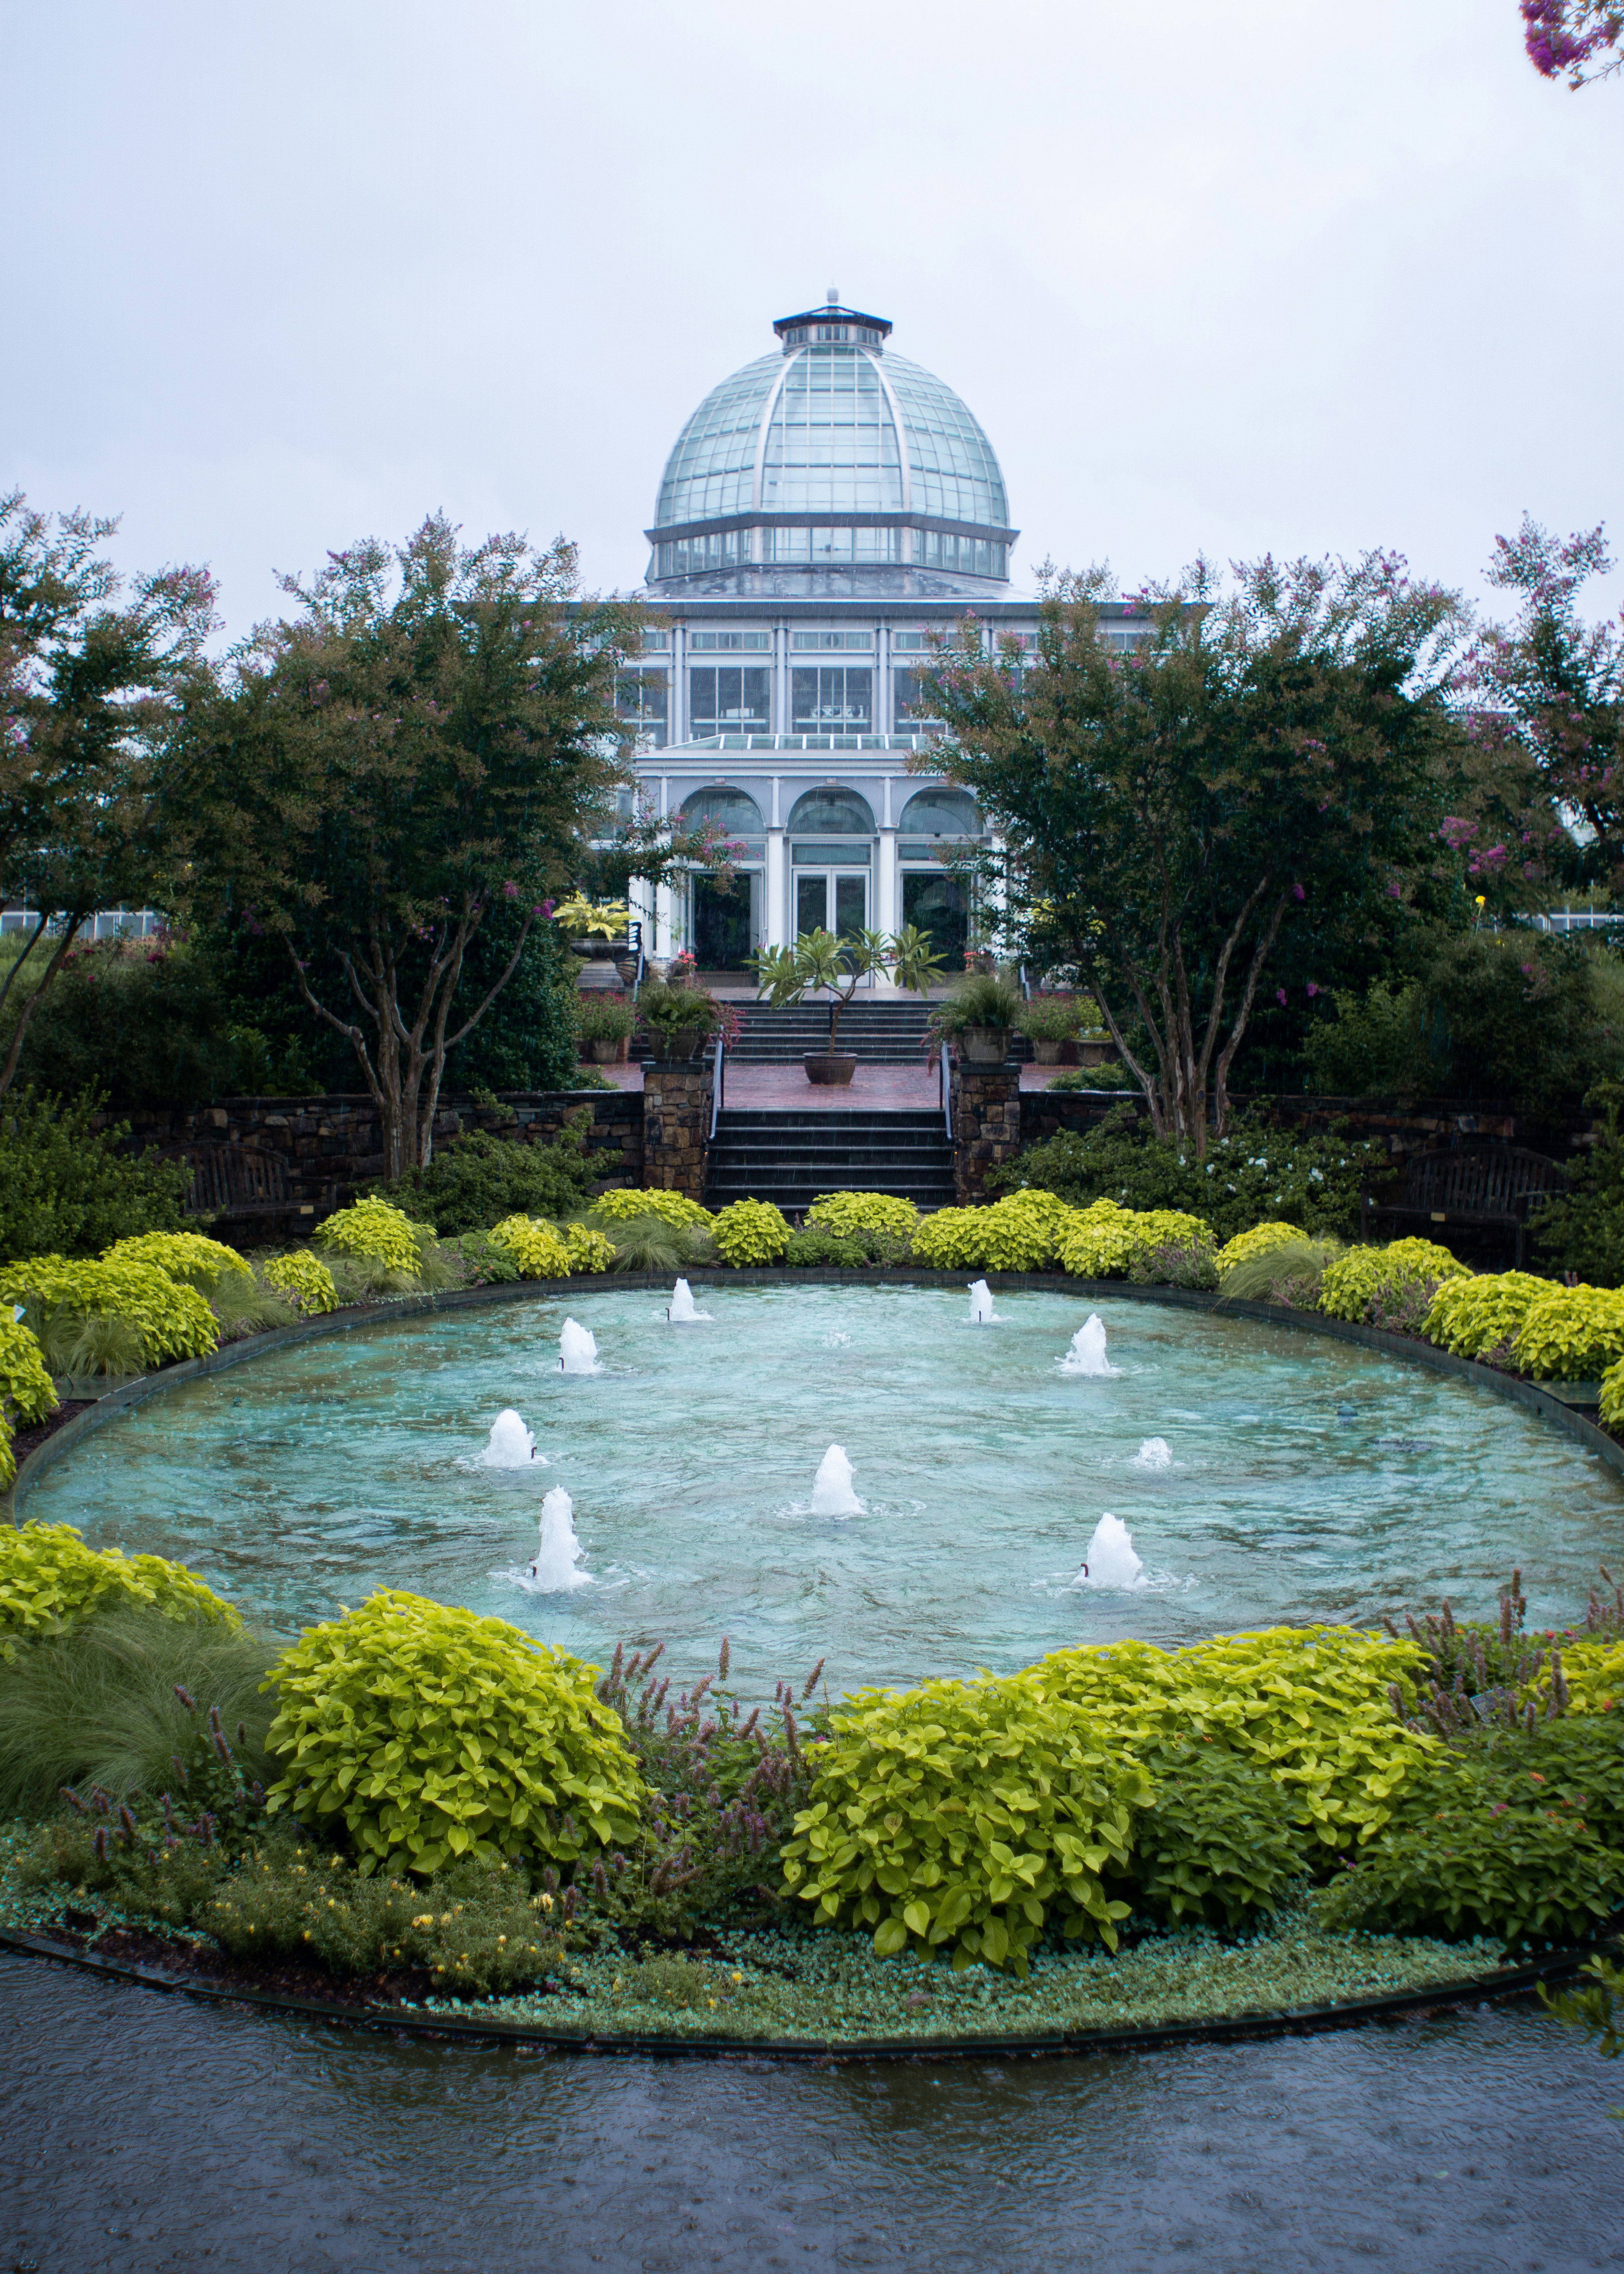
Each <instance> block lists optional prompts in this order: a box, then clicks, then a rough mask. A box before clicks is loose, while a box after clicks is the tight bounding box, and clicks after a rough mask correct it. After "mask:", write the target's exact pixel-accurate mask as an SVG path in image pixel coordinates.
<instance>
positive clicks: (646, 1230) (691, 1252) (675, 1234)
mask: <svg viewBox="0 0 1624 2274" xmlns="http://www.w3.org/2000/svg"><path fill="white" fill-rule="evenodd" d="M611 1227H612V1228H611V1231H609V1233H608V1234H606V1235H605V1236H606V1237H607V1238H608V1239H610V1241H611V1243H612V1245H613V1249H614V1269H616V1270H617V1271H647V1272H652V1273H654V1274H655V1275H656V1276H665V1275H667V1274H673V1273H676V1272H679V1271H686V1270H687V1269H688V1266H689V1265H690V1264H691V1263H693V1262H694V1261H695V1260H696V1259H697V1256H698V1254H701V1253H703V1252H704V1251H706V1250H709V1252H710V1260H711V1261H715V1251H714V1249H711V1248H710V1235H709V1233H708V1232H707V1231H704V1230H703V1227H701V1226H700V1225H698V1224H673V1223H672V1221H671V1219H670V1218H669V1216H651V1215H650V1216H620V1217H618V1218H612V1219H611Z"/></svg>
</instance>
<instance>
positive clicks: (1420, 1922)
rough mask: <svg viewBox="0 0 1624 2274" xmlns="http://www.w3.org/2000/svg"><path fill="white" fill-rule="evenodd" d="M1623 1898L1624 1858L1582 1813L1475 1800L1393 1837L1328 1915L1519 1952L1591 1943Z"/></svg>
mask: <svg viewBox="0 0 1624 2274" xmlns="http://www.w3.org/2000/svg"><path fill="white" fill-rule="evenodd" d="M1621 1900H1624V1855H1620V1853H1619V1852H1618V1851H1617V1850H1616V1849H1608V1848H1605V1847H1604V1846H1603V1844H1602V1842H1601V1841H1599V1840H1598V1838H1597V1836H1596V1834H1594V1833H1593V1832H1590V1831H1587V1830H1586V1829H1585V1827H1584V1824H1583V1819H1582V1818H1581V1817H1580V1815H1579V1813H1578V1811H1576V1810H1575V1809H1574V1808H1571V1807H1565V1806H1562V1805H1560V1803H1559V1804H1558V1805H1556V1806H1554V1807H1553V1808H1551V1809H1549V1810H1538V1811H1522V1810H1512V1809H1507V1808H1505V1807H1503V1806H1498V1805H1495V1804H1493V1803H1489V1804H1487V1805H1485V1803H1484V1802H1483V1800H1482V1798H1481V1796H1478V1795H1477V1794H1472V1795H1471V1796H1469V1797H1463V1798H1462V1801H1461V1802H1459V1803H1456V1804H1454V1805H1446V1806H1444V1807H1441V1808H1439V1809H1436V1810H1434V1811H1432V1816H1431V1817H1430V1818H1428V1819H1427V1820H1426V1821H1425V1822H1405V1823H1402V1824H1398V1825H1395V1826H1393V1827H1392V1828H1391V1829H1390V1830H1388V1831H1387V1832H1385V1833H1384V1834H1382V1835H1381V1837H1380V1839H1379V1840H1378V1841H1375V1843H1374V1844H1373V1845H1372V1847H1371V1848H1369V1849H1366V1850H1365V1852H1364V1854H1363V1855H1362V1856H1360V1858H1359V1862H1358V1865H1357V1869H1355V1870H1353V1871H1349V1872H1348V1873H1347V1874H1346V1876H1345V1877H1344V1878H1342V1879H1339V1880H1337V1881H1336V1882H1335V1885H1334V1886H1332V1887H1331V1889H1330V1892H1329V1894H1327V1896H1326V1898H1325V1901H1324V1906H1323V1909H1322V1911H1321V1914H1320V1916H1321V1917H1322V1918H1323V1920H1324V1922H1325V1924H1327V1926H1331V1927H1347V1928H1356V1929H1357V1928H1367V1929H1373V1930H1374V1931H1379V1932H1380V1933H1383V1934H1431V1935H1440V1936H1443V1937H1444V1938H1446V1939H1449V1940H1464V1939H1467V1938H1468V1937H1470V1936H1475V1935H1480V1934H1492V1935H1498V1936H1499V1937H1500V1939H1501V1941H1503V1942H1504V1943H1505V1944H1506V1946H1507V1948H1508V1949H1510V1948H1514V1947H1515V1946H1516V1945H1517V1944H1519V1943H1522V1942H1526V1941H1543V1942H1558V1943H1561V1942H1578V1941H1582V1940H1583V1939H1586V1938H1587V1937H1589V1936H1590V1935H1592V1934H1594V1933H1595V1932H1596V1931H1597V1929H1598V1927H1599V1926H1601V1925H1602V1924H1603V1923H1604V1922H1605V1920H1606V1919H1607V1918H1608V1917H1610V1916H1611V1915H1612V1914H1613V1911H1614V1910H1616V1909H1617V1908H1618V1906H1619V1904H1620V1901H1621Z"/></svg>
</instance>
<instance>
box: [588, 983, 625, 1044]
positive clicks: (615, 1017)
mask: <svg viewBox="0 0 1624 2274" xmlns="http://www.w3.org/2000/svg"><path fill="white" fill-rule="evenodd" d="M636 1023H637V1013H635V1011H634V1010H633V1008H632V1006H631V1004H630V1003H629V1002H628V999H627V998H626V997H625V996H624V995H614V994H611V993H610V992H609V991H608V990H607V989H603V990H595V991H594V992H593V993H591V994H590V995H583V996H582V998H581V1002H580V1006H579V1008H578V1009H577V1011H576V1013H575V1030H576V1032H577V1033H578V1034H579V1035H580V1037H581V1040H582V1041H583V1043H624V1042H628V1041H629V1040H630V1039H631V1031H632V1028H634V1027H635V1025H636Z"/></svg>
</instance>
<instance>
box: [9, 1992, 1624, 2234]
mask: <svg viewBox="0 0 1624 2274" xmlns="http://www.w3.org/2000/svg"><path fill="white" fill-rule="evenodd" d="M1621 2096H1624V2076H1620V2069H1619V2065H1618V2064H1613V2065H1612V2067H1609V2066H1608V2065H1607V2064H1606V2063H1604V2062H1602V2061H1599V2060H1598V2059H1596V2058H1595V2057H1594V2055H1592V2054H1590V2053H1587V2052H1585V2051H1584V2050H1583V2048H1582V2047H1581V2046H1580V2045H1579V2044H1578V2042H1577V2040H1576V2039H1575V2038H1574V2037H1571V2036H1570V2035H1568V2033H1567V2032H1566V2031H1564V2030H1562V2029H1560V2026H1559V2025H1558V2024H1557V2023H1555V2022H1551V2021H1549V2020H1548V2019H1546V2018H1545V2017H1544V2016H1543V2015H1542V2014H1539V2013H1538V2010H1533V2011H1530V2010H1529V2009H1527V2008H1525V2007H1515V2008H1508V2009H1496V2010H1493V2011H1483V2012H1477V2013H1471V2014H1444V2015H1440V2016H1438V2017H1436V2018H1432V2019H1417V2020H1415V2021H1411V2022H1404V2023H1402V2024H1392V2025H1387V2026H1384V2027H1379V2028H1370V2029H1360V2030H1357V2031H1352V2032H1349V2033H1346V2034H1341V2035H1335V2036H1327V2037H1310V2038H1298V2039H1289V2040H1283V2041H1281V2042H1278V2043H1266V2044H1249V2045H1234V2046H1200V2045H1196V2046H1188V2047H1184V2048H1182V2049H1179V2050H1177V2051H1170V2052H1161V2053H1154V2054H1130V2055H1117V2056H1114V2057H1110V2058H1104V2059H1095V2060H1088V2061H1064V2062H1044V2061H1025V2062H1014V2063H1010V2064H1008V2065H997V2066H995V2065H993V2064H991V2063H987V2062H980V2063H974V2064H971V2065H966V2066H959V2065H957V2064H951V2065H943V2066H933V2065H930V2064H927V2063H920V2064H917V2065H916V2064H913V2063H908V2064H905V2065H902V2066H899V2067H877V2066H874V2067H870V2066H865V2065H863V2064H861V2063H842V2064H839V2065H838V2066H832V2067H817V2068H801V2067H791V2066H788V2065H786V2064H778V2063H774V2062H772V2061H771V2060H760V2061H751V2062H748V2063H741V2064H738V2065H722V2064H717V2065H710V2064H704V2065H701V2064H696V2063H685V2062H666V2063H654V2062H649V2061H643V2060H612V2059H596V2060H595V2059H568V2058H560V2057H551V2058H549V2057H546V2056H526V2055H523V2054H518V2053H510V2052H501V2051H500V2050H494V2049H492V2048H488V2047H483V2046H471V2045H470V2046H459V2045H426V2044H410V2043H408V2042H405V2041H395V2040H390V2039H387V2038H372V2037H360V2036H356V2037H350V2036H347V2035H345V2034H344V2033H342V2032H340V2031H336V2030H331V2029H322V2028H320V2027H316V2026H313V2025H311V2026H307V2025H303V2024H299V2023H289V2022H276V2021H270V2020H267V2019H263V2018H261V2017H259V2016H257V2015H252V2014H237V2013H229V2012H218V2011H214V2010H210V2009H205V2008H201V2007H196V2006H192V2005H191V2004H189V2003H188V2002H187V2001H186V2000H184V1999H181V1998H173V1997H161V1996H158V1995H155V1994H154V1992H150V1991H143V1990H139V1989H136V1988H134V1987H132V1986H127V1985H122V1984H109V1983H101V1982H96V1981H94V1980H92V1979H90V1978H88V1977H84V1976H80V1975H75V1974H71V1973H69V1972H67V1971H66V1970H64V1969H58V1968H56V1967H52V1966H47V1965H44V1964H41V1963H38V1962H8V1961H7V1960H6V1959H5V1958H4V1954H0V2243H3V2245H4V2247H3V2248H0V2267H4V2268H5V2269H7V2270H11V2269H14V2268H15V2269H31V2270H38V2274H57V2270H62V2274H67V2270H71V2274H153V2270H156V2269H169V2268H175V2269H186V2270H188V2274H190V2270H192V2269H194V2268H204V2267H207V2268H219V2269H222V2270H235V2269H238V2268H241V2269H244V2270H252V2274H269V2270H277V2274H280V2270H282V2269H291V2268H297V2269H298V2270H299V2274H328V2270H332V2269H344V2270H356V2274H372V2270H378V2274H383V2270H386V2269H387V2270H388V2274H397V2270H410V2274H489V2270H490V2269H491V2268H492V2267H500V2268H504V2269H513V2270H515V2274H530V2270H536V2274H542V2270H546V2274H575V2270H577V2269H579V2270H582V2274H585V2270H587V2269H590V2268H591V2267H593V2266H598V2265H606V2266H613V2267H616V2268H620V2269H628V2268H635V2269H650V2270H662V2269H677V2270H683V2274H687V2270H689V2269H695V2270H697V2269H700V2268H707V2269H710V2268H714V2269H720V2270H723V2274H732V2270H735V2269H736V2270H739V2274H755V2270H759V2269H779V2268H790V2267H807V2266H820V2265H822V2266H836V2267H843V2268H844V2267H851V2268H861V2269H884V2268H890V2267H893V2266H899V2267H918V2268H920V2269H921V2270H930V2274H937V2270H942V2274H1028V2270H1030V2269H1032V2268H1034V2267H1039V2268H1041V2267H1062V2268H1068V2269H1069V2268H1076V2269H1078V2270H1079V2274H1081V2270H1089V2274H1093V2270H1095V2269H1098V2268H1105V2267H1109V2268H1119V2269H1121V2270H1123V2274H1162V2270H1163V2269H1172V2268H1178V2269H1190V2268H1194V2269H1199V2270H1200V2274H1261V2270H1266V2269H1267V2270H1274V2269H1279V2270H1282V2274H1283V2270H1289V2274H1327V2270H1342V2269H1354V2268H1363V2267H1369V2266H1378V2267H1385V2268H1391V2269H1394V2270H1396V2274H1417V2270H1421V2269H1425V2270H1426V2274H1457V2270H1458V2274H1498V2270H1501V2269H1505V2270H1507V2274H1513V2270H1515V2274H1534V2270H1538V2269H1545V2270H1548V2274H1557V2270H1568V2269H1577V2268H1590V2267H1612V2266H1617V2265H1620V2264H1624V2127H1620V2126H1619V2125H1617V2124H1614V2123H1612V2122H1610V2121H1609V2120H1608V2118H1607V2115H1606V2113H1605V2112H1606V2109H1607V2108H1608V2106H1609V2105H1612V2104H1613V2102H1616V2101H1617V2100H1618V2099H1619V2098H1620V2097H1621Z"/></svg>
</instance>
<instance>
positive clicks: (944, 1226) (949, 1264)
mask: <svg viewBox="0 0 1624 2274" xmlns="http://www.w3.org/2000/svg"><path fill="white" fill-rule="evenodd" d="M986 1214H987V1210H986V1209H979V1208H944V1209H936V1212H935V1214H934V1215H932V1216H925V1217H923V1218H922V1219H921V1224H920V1227H919V1230H918V1231H916V1232H915V1233H914V1261H915V1262H916V1263H922V1264H924V1265H925V1266H926V1268H927V1269H929V1270H931V1271H983V1270H985V1269H986V1268H987V1267H986V1264H985V1262H984V1261H983V1258H984V1256H985V1254H986V1252H987V1237H986V1231H985V1227H984V1225H983V1223H982V1219H983V1217H984V1216H986Z"/></svg>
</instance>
